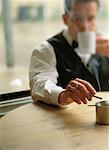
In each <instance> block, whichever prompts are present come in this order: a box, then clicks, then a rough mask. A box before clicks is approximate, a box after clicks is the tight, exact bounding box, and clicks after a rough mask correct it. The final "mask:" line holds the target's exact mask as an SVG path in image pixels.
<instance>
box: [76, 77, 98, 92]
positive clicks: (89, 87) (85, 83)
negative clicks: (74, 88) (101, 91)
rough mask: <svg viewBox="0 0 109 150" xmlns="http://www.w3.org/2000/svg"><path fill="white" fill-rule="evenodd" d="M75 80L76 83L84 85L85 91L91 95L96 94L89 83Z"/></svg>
mask: <svg viewBox="0 0 109 150" xmlns="http://www.w3.org/2000/svg"><path fill="white" fill-rule="evenodd" d="M75 80H76V81H78V82H80V83H82V84H83V85H85V87H86V88H87V90H88V91H89V92H90V93H91V94H92V95H94V94H96V90H95V89H94V88H93V86H92V85H91V84H90V83H89V82H87V81H85V80H82V79H79V78H76V79H75Z"/></svg>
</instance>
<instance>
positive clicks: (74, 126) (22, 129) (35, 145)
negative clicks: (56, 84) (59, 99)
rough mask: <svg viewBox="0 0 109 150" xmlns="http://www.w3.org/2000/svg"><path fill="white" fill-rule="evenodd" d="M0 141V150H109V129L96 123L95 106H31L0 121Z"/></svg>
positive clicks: (103, 95)
mask: <svg viewBox="0 0 109 150" xmlns="http://www.w3.org/2000/svg"><path fill="white" fill-rule="evenodd" d="M97 95H99V96H102V97H104V99H105V100H109V92H103V93H97ZM97 101H98V100H97V99H93V101H91V102H89V103H88V104H95V102H97ZM0 142H1V143H0V150H109V126H108V125H97V124H96V117H95V107H89V106H87V105H83V104H82V105H77V104H76V103H73V104H71V105H69V106H68V107H66V108H59V107H54V106H49V105H46V104H43V103H37V104H36V105H34V104H32V103H31V104H27V105H24V106H21V107H19V108H17V109H15V110H13V111H11V112H10V113H9V114H7V115H6V116H4V117H3V118H2V119H1V120H0Z"/></svg>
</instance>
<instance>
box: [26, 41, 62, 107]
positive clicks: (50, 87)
mask: <svg viewBox="0 0 109 150" xmlns="http://www.w3.org/2000/svg"><path fill="white" fill-rule="evenodd" d="M57 77H58V72H57V69H56V56H55V53H54V49H53V47H52V45H50V44H49V43H48V42H47V41H45V42H43V43H42V44H41V45H40V46H39V47H38V48H35V49H34V50H33V53H32V56H31V62H30V68H29V81H30V88H31V95H32V98H33V100H34V101H35V102H36V101H38V100H41V101H43V102H45V103H48V104H54V105H59V106H61V105H60V104H59V103H58V96H59V94H60V93H61V92H62V91H63V90H64V89H63V88H62V87H60V86H57V85H56V83H57Z"/></svg>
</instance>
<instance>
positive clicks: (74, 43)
mask: <svg viewBox="0 0 109 150" xmlns="http://www.w3.org/2000/svg"><path fill="white" fill-rule="evenodd" d="M98 11H99V1H98V0H65V13H64V15H63V20H64V23H65V24H66V26H67V30H64V31H62V32H61V33H59V34H57V35H56V36H54V37H52V38H50V39H48V40H47V41H45V42H43V43H42V44H41V45H40V46H39V48H36V49H35V50H34V51H33V53H32V58H31V65H30V88H31V95H32V98H33V100H34V102H36V101H37V100H42V101H44V102H45V103H49V104H55V105H59V106H63V105H67V104H70V103H72V102H76V103H77V104H81V103H84V104H87V101H88V100H89V101H90V100H91V99H92V97H93V96H94V95H95V93H96V90H97V91H99V90H109V85H108V79H109V73H108V72H107V68H106V64H107V62H109V60H108V57H107V56H101V55H105V53H106V55H109V43H108V40H106V39H103V38H102V37H101V36H98V35H97V48H96V53H97V54H100V55H92V56H90V59H89V60H88V62H89V63H88V62H87V65H85V64H84V62H82V61H81V58H80V57H79V55H78V53H77V52H76V51H75V48H77V47H78V39H77V34H78V32H83V31H86V32H90V31H95V32H96V20H97V15H98ZM103 52H104V53H103ZM102 58H103V60H102ZM92 60H94V61H95V62H96V61H97V67H98V68H97V73H98V74H97V75H95V74H94V73H93V71H92V66H93V61H92ZM102 66H103V67H102ZM108 66H109V63H108ZM95 73H96V72H95ZM105 76H106V80H104V78H105ZM103 77H104V78H103ZM93 87H94V88H93ZM95 89H96V90H95Z"/></svg>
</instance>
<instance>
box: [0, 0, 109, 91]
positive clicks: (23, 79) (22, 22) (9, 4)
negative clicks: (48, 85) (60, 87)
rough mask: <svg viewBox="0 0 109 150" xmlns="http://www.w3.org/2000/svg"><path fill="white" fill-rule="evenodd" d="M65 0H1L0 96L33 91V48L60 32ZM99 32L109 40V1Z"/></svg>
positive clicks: (101, 15)
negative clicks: (31, 68)
mask: <svg viewBox="0 0 109 150" xmlns="http://www.w3.org/2000/svg"><path fill="white" fill-rule="evenodd" d="M62 13H63V0H0V94H1V93H8V92H14V91H21V90H26V89H29V81H28V69H29V63H30V57H31V53H32V51H33V49H34V48H35V47H36V46H37V44H39V43H40V42H41V41H43V40H45V39H47V38H49V37H50V36H52V35H54V34H55V33H57V32H58V31H60V30H61V29H62V28H63V27H64V24H63V22H62V18H61V15H62ZM98 32H100V33H102V34H103V35H104V36H105V37H107V38H109V0H101V10H100V13H99V18H98Z"/></svg>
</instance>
